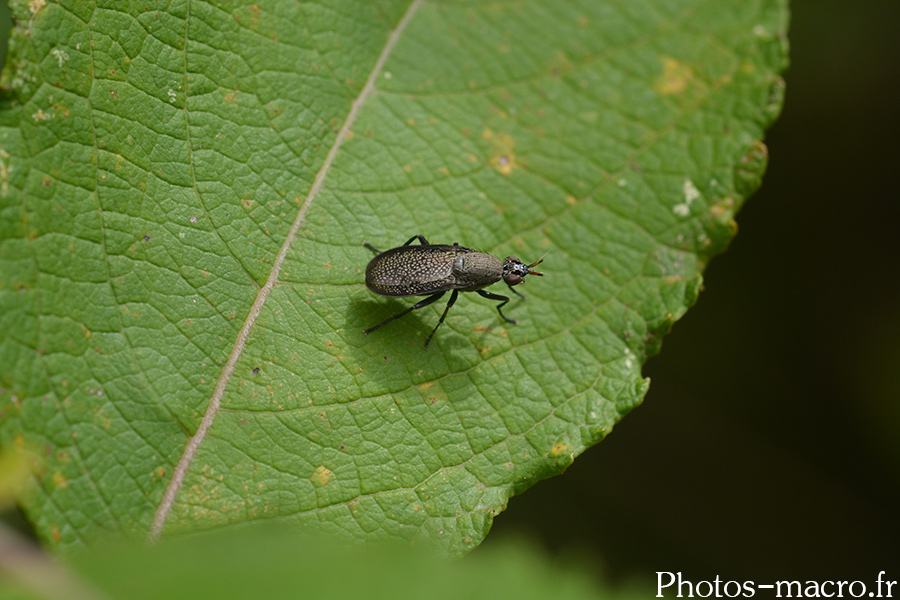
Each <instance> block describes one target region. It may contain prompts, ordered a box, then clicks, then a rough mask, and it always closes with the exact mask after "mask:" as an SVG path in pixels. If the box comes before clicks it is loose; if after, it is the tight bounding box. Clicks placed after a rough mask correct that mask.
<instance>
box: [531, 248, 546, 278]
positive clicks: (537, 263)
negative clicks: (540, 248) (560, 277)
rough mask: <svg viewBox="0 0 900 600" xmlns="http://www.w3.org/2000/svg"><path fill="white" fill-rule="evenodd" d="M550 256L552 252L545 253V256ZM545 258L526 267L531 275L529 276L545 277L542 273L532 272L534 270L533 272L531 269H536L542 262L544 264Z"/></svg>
mask: <svg viewBox="0 0 900 600" xmlns="http://www.w3.org/2000/svg"><path fill="white" fill-rule="evenodd" d="M548 254H550V251H549V250H547V251H546V252H544V256H547V255H548ZM544 256H542V257H540V258H539V259H537V260H536V261H534V262H533V263H531V264H530V265H527V266H526V267H525V268H526V269H528V274H529V275H539V276H541V277H543V276H544V274H543V273H541V272H540V271H532V270H531V267H536V266H538V265H539V264H541V263H542V262H544Z"/></svg>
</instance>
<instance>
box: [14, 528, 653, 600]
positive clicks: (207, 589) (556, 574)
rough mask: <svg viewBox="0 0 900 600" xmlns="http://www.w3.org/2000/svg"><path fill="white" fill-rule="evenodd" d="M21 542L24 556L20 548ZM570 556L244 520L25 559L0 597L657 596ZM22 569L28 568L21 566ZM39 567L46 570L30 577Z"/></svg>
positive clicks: (517, 545) (516, 546) (516, 545)
mask: <svg viewBox="0 0 900 600" xmlns="http://www.w3.org/2000/svg"><path fill="white" fill-rule="evenodd" d="M16 549H17V550H18V551H19V553H20V555H26V553H25V552H22V548H16ZM41 558H43V560H41ZM473 558H474V557H473ZM566 558H567V560H560V559H559V558H554V557H550V556H546V555H542V553H541V552H540V551H538V550H537V549H536V548H533V547H531V546H530V545H529V544H527V543H525V544H523V543H522V542H521V541H513V540H509V541H507V542H505V543H502V544H500V545H498V546H496V547H493V548H491V549H490V550H487V551H486V552H484V553H482V554H481V555H480V556H479V557H478V559H477V560H468V559H467V560H461V561H459V560H448V559H447V558H446V557H440V556H434V555H433V554H431V553H427V552H421V551H420V550H418V549H415V550H413V549H411V548H409V547H408V546H398V545H396V544H378V545H374V546H372V547H365V548H359V547H357V548H348V547H347V546H346V545H344V546H340V545H337V544H335V543H334V542H333V541H329V540H323V539H319V538H316V537H313V538H310V537H309V536H303V535H302V533H299V532H298V531H296V530H295V529H290V528H287V529H286V528H284V527H279V528H277V529H275V528H273V527H255V528H246V527H245V528H242V529H241V530H239V531H216V532H212V533H210V534H207V535H200V536H191V537H190V538H188V539H178V540H166V541H165V542H164V543H162V544H159V545H157V546H154V547H151V548H147V547H135V546H134V545H128V544H124V545H123V544H116V545H114V546H113V547H111V548H108V547H101V548H98V549H97V551H96V552H91V553H84V554H82V555H80V556H78V557H75V559H74V560H72V561H70V563H69V565H68V566H69V567H70V568H69V569H66V568H63V567H61V566H60V565H59V563H58V562H56V563H54V562H53V561H50V560H46V557H40V556H36V557H33V558H32V560H31V561H30V562H31V564H24V565H23V564H21V563H24V562H25V561H23V560H21V559H20V560H19V561H18V562H17V563H14V564H13V565H12V566H15V567H20V568H19V569H8V571H10V572H9V573H5V575H7V576H8V577H0V597H2V598H7V597H9V592H10V589H11V588H12V587H13V586H12V585H10V583H9V580H10V579H13V578H15V579H18V580H19V581H18V582H17V583H19V587H20V589H21V588H25V590H27V591H30V592H31V595H27V596H26V595H24V594H23V595H22V596H21V597H27V598H33V597H38V598H54V599H56V598H63V599H67V598H101V597H102V598H110V599H114V598H121V599H123V600H142V599H145V598H146V599H148V600H155V599H158V598H166V599H168V600H177V599H181V598H184V599H187V600H204V599H207V598H211V599H215V600H222V599H226V598H266V599H267V600H277V599H280V598H297V597H298V596H302V597H311V598H317V599H319V600H325V599H328V598H341V599H342V598H369V599H372V600H376V599H379V598H388V599H393V598H433V599H435V600H439V599H443V598H448V599H449V598H461V597H462V598H473V599H476V598H517V599H521V600H526V599H529V598H535V599H542V598H548V597H552V598H558V599H560V600H563V599H573V600H574V599H579V598H591V599H597V598H604V597H615V598H619V599H623V600H624V599H630V598H634V599H638V598H647V597H651V596H652V594H653V592H652V591H651V590H652V587H651V585H652V584H650V582H647V583H646V584H644V585H643V586H641V587H638V586H636V585H633V584H632V585H630V586H616V587H612V586H610V585H609V584H606V585H605V586H603V585H601V582H600V581H599V580H598V578H597V577H596V576H591V574H596V573H597V571H598V570H599V567H600V566H601V565H600V564H598V563H597V561H589V560H587V559H586V558H585V557H574V556H573V557H566ZM573 558H574V560H572V559H573ZM25 566H28V567H30V568H28V569H25V568H22V567H25ZM35 573H40V574H41V575H42V577H40V578H36V577H34V574H35ZM348 574H352V576H349V577H348ZM23 584H24V585H23ZM52 584H55V585H52ZM51 585H52V587H51ZM76 590H77V591H79V592H81V593H80V594H79V593H76ZM16 597H19V596H16Z"/></svg>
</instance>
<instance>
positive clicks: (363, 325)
mask: <svg viewBox="0 0 900 600" xmlns="http://www.w3.org/2000/svg"><path fill="white" fill-rule="evenodd" d="M421 300H422V299H421V297H410V298H360V299H356V300H351V301H350V303H349V304H348V306H347V310H346V312H345V317H346V318H345V322H344V325H345V330H346V331H347V335H346V340H347V343H348V345H349V346H352V347H354V348H358V349H359V350H362V351H363V352H364V353H366V354H371V353H372V351H373V349H374V352H375V354H376V355H377V354H379V353H382V354H383V353H385V352H390V353H393V354H407V353H409V352H410V351H412V350H415V351H416V352H417V353H422V352H426V353H427V354H429V355H430V354H432V353H433V354H435V355H441V354H445V353H447V352H452V351H454V350H457V349H458V348H463V347H465V346H466V345H471V342H470V341H468V340H467V339H466V338H465V336H463V335H460V334H458V332H456V330H455V329H454V328H453V327H448V323H447V321H448V320H449V319H450V318H452V315H453V309H452V308H451V310H450V313H449V314H448V315H447V320H445V321H444V323H442V324H441V326H440V327H438V329H437V331H436V332H435V334H434V337H433V338H432V339H431V343H430V345H429V347H428V350H427V351H426V350H425V349H424V345H425V340H426V339H427V338H428V336H429V335H430V334H431V332H432V330H433V329H434V327H435V325H437V324H438V320H439V319H440V316H441V314H442V313H443V311H444V308H445V307H446V304H447V302H448V301H449V298H448V297H447V296H444V297H443V298H440V299H439V300H437V301H435V302H434V303H433V304H431V305H429V306H423V307H422V308H420V309H416V310H412V311H410V312H409V313H407V314H405V315H403V316H402V317H399V318H396V319H392V317H395V316H396V315H398V314H400V313H402V312H403V311H405V310H408V309H410V308H411V307H412V306H414V305H415V304H416V303H417V302H421ZM457 303H458V301H457ZM429 309H430V310H429ZM385 321H387V322H385ZM376 326H378V328H377V329H375V330H374V331H372V332H370V333H368V334H366V333H364V332H365V331H366V330H368V329H370V328H373V327H376ZM438 340H440V346H441V348H442V349H443V351H437V352H434V351H435V350H437V348H436V347H435V346H437V344H438Z"/></svg>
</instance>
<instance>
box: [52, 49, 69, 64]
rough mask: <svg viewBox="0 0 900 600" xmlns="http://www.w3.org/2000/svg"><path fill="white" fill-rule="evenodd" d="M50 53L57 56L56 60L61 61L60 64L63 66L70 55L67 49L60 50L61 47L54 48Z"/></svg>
mask: <svg viewBox="0 0 900 600" xmlns="http://www.w3.org/2000/svg"><path fill="white" fill-rule="evenodd" d="M50 54H52V55H53V56H55V57H56V62H57V63H59V66H60V67H62V66H63V64H64V63H65V62H66V61H67V60H69V55H68V54H67V53H66V51H65V50H60V49H59V48H54V49H53V50H51V51H50Z"/></svg>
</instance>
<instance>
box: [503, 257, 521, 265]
mask: <svg viewBox="0 0 900 600" xmlns="http://www.w3.org/2000/svg"><path fill="white" fill-rule="evenodd" d="M503 262H505V263H506V264H513V265H521V264H522V261H521V260H519V259H518V258H516V257H515V256H507V257H506V260H504V261H503Z"/></svg>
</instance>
